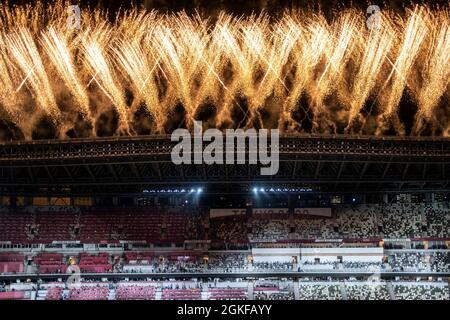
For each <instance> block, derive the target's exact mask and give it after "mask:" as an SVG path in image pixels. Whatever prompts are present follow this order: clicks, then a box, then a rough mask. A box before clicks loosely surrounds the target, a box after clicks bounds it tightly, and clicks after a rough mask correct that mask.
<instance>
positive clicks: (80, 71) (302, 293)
mask: <svg viewBox="0 0 450 320" xmlns="http://www.w3.org/2000/svg"><path fill="white" fill-rule="evenodd" d="M25 2H26V1H25ZM163 2H164V1H163ZM168 2H170V1H168ZM201 2H202V1H198V3H197V2H196V3H197V5H198V6H200V8H201V5H202V4H201ZM263 2H264V1H263ZM273 2H275V3H276V2H277V1H273ZM293 2H295V1H293ZM300 2H301V1H299V3H300ZM164 3H165V2H164ZM199 3H200V4H199ZM221 3H222V2H221ZM267 3H272V1H267ZM267 3H266V6H268V5H267ZM280 3H282V4H281V6H283V5H284V2H283V1H280ZM289 3H290V4H292V3H291V2H289ZM300 4H301V3H300ZM158 5H159V6H161V2H158V1H145V2H143V3H142V4H141V7H139V8H136V7H134V8H131V9H123V8H122V9H120V10H123V11H120V10H119V12H121V13H118V14H117V17H116V19H111V17H109V16H108V15H109V14H110V12H107V11H105V10H104V9H105V8H99V7H89V6H88V5H86V4H85V3H83V2H82V3H81V4H80V7H81V11H80V12H81V14H80V15H79V16H77V10H76V8H77V7H78V6H77V5H74V4H73V3H69V2H67V3H66V2H64V1H48V2H45V1H44V2H37V3H35V4H24V2H21V3H20V4H19V5H14V4H13V3H6V4H0V85H1V87H0V140H1V141H0V300H264V301H266V300H270V301H273V300H447V301H448V300H450V286H449V280H450V139H449V130H450V108H449V93H450V92H449V87H448V79H449V76H450V63H449V61H448V58H449V55H448V54H449V52H450V25H449V22H450V19H449V8H448V3H447V7H445V6H443V7H440V8H434V7H431V6H430V7H429V6H411V7H407V8H406V9H404V12H403V13H401V14H400V13H396V11H395V10H397V9H396V8H393V11H390V10H386V14H384V13H383V14H380V16H377V19H379V20H376V22H377V23H378V22H380V23H382V26H383V27H380V28H379V27H376V28H375V29H371V28H372V27H373V25H372V24H370V23H369V24H366V18H367V16H366V15H365V5H363V6H362V7H363V8H364V9H363V10H362V11H361V12H362V14H361V12H360V11H358V10H359V9H358V7H351V8H350V9H349V10H348V11H343V12H342V15H341V17H340V18H339V19H334V20H333V19H331V20H330V19H329V17H328V16H327V13H319V11H317V12H316V11H314V12H315V13H314V14H313V13H311V12H310V11H307V10H306V11H301V10H300V9H298V10H299V11H295V10H297V9H295V10H294V8H293V7H290V8H289V9H291V11H289V12H287V11H286V12H284V13H282V14H276V13H273V12H276V11H277V10H279V8H275V9H274V8H272V7H267V8H266V9H267V11H266V12H263V13H261V14H259V15H258V14H252V13H244V15H243V16H238V15H237V14H234V13H224V12H218V13H216V14H215V15H211V17H210V18H205V14H206V13H198V12H197V13H191V12H188V11H183V12H181V11H180V12H178V11H177V10H178V9H179V8H177V7H176V6H175V7H176V9H173V8H172V9H170V10H169V9H167V8H165V9H162V8H160V7H158ZM165 5H166V6H167V7H169V8H170V7H171V6H173V4H170V3H169V4H167V3H166V4H165ZM74 6H75V7H74ZM80 7H78V9H79V8H80ZM275 7H276V6H275ZM30 8H31V9H32V10H31V11H30ZM67 8H70V10H69V17H75V20H74V21H75V22H77V17H78V18H80V21H78V23H79V25H78V26H77V25H76V23H75V27H74V28H69V27H68V24H67V23H69V25H72V22H73V21H72V20H70V19H69V20H67V19H66V16H67ZM155 8H156V9H158V10H160V11H155V10H151V9H155ZM109 9H110V10H114V8H109ZM222 9H223V8H221V10H222ZM240 9H242V8H240ZM117 10H118V9H117ZM163 10H168V12H167V11H163ZM171 10H175V11H173V12H172V11H171ZM204 10H205V11H204V12H208V10H207V6H205V7H204ZM251 10H254V8H253V7H252V8H251ZM272 10H273V11H272ZM217 11H218V10H217ZM382 12H384V11H382ZM72 13H74V14H75V16H70V15H71V14H72ZM208 14H209V13H208ZM60 17H64V19H61V18H60ZM68 21H69V22H68ZM371 21H372V20H371ZM197 121H202V123H203V129H205V130H207V129H212V130H216V131H214V132H216V133H217V132H219V133H220V132H229V130H230V129H236V131H235V132H239V133H242V134H244V135H245V134H246V136H245V137H244V139H243V140H242V143H241V144H239V142H236V143H235V141H234V138H233V140H232V141H231V142H230V141H229V140H228V138H227V139H226V141H222V140H221V143H220V146H223V147H224V148H222V149H220V148H218V147H217V146H219V144H215V145H214V146H216V148H214V146H213V144H212V143H211V144H209V143H210V142H211V140H212V139H208V138H207V137H206V136H207V132H208V131H204V132H203V139H200V140H198V139H196V138H195V136H193V138H192V139H190V138H189V140H186V141H188V142H187V144H188V146H189V151H188V152H187V154H188V155H189V156H192V157H193V158H194V161H193V162H190V163H175V162H174V161H173V159H174V158H173V156H174V150H177V144H178V143H179V140H177V139H174V133H175V132H176V131H177V130H180V129H183V130H185V131H186V132H191V131H195V126H196V124H197V123H198V122H197ZM239 129H241V131H238V130H239ZM252 130H255V131H252ZM256 130H259V132H263V130H264V132H271V133H278V132H279V136H278V135H276V136H274V135H272V136H271V138H270V139H269V140H270V141H269V142H268V143H261V140H258V142H259V144H258V146H257V147H256V146H255V145H256V144H255V143H252V141H253V142H255V141H256V140H252V138H253V136H252V132H256ZM211 132H212V131H211ZM259 137H260V139H261V135H260V136H259ZM274 137H275V138H276V139H275V138H274ZM221 139H222V138H221ZM215 142H216V143H217V139H216V141H215ZM266 142H267V141H266ZM191 147H192V148H191ZM212 149H214V151H211V150H212ZM207 150H209V151H210V154H211V156H212V157H213V158H214V156H216V155H217V154H218V153H223V152H225V153H227V154H226V155H224V154H221V155H222V156H224V157H223V159H226V160H227V161H226V162H224V161H225V160H224V161H219V160H217V159H219V158H214V159H216V160H215V161H211V162H212V163H208V162H207V161H206V160H205V161H203V160H204V159H206V156H205V154H206V152H207ZM230 150H231V151H230ZM274 150H276V152H274ZM182 151H183V154H186V150H185V149H184V148H183V150H182ZM202 152H203V158H202V157H201V156H200V157H199V159H200V160H199V161H198V162H196V161H195V159H196V157H197V155H198V154H199V153H202ZM228 152H231V158H230V157H228V156H229V154H228ZM256 154H258V155H256ZM261 154H263V155H265V156H267V155H271V156H274V154H276V159H277V169H278V170H277V171H276V172H274V174H272V175H263V174H261V172H262V171H261V170H260V169H261V168H262V167H263V161H262V160H261V159H264V158H263V157H262V156H261ZM235 156H236V157H235ZM252 157H254V158H252ZM257 157H259V159H260V160H261V163H258V162H251V159H256V158H257ZM220 159H222V158H220ZM229 159H231V160H230V161H228V160H229ZM273 159H275V158H273ZM235 160H237V161H235ZM264 164H265V165H267V163H264Z"/></svg>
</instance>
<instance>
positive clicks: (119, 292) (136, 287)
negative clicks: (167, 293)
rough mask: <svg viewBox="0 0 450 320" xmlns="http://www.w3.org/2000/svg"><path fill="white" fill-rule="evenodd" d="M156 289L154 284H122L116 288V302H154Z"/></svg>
mask: <svg viewBox="0 0 450 320" xmlns="http://www.w3.org/2000/svg"><path fill="white" fill-rule="evenodd" d="M155 294H156V287H155V285H154V284H153V283H145V282H137V283H128V282H123V283H122V282H121V283H119V284H118V285H117V287H116V300H154V299H155Z"/></svg>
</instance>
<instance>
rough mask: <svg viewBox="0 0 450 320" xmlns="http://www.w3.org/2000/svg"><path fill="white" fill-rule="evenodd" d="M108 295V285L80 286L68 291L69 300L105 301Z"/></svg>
mask: <svg viewBox="0 0 450 320" xmlns="http://www.w3.org/2000/svg"><path fill="white" fill-rule="evenodd" d="M108 295H109V287H108V284H89V285H81V286H80V287H79V288H72V289H70V291H69V300H107V299H108Z"/></svg>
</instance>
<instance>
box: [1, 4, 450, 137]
mask: <svg viewBox="0 0 450 320" xmlns="http://www.w3.org/2000/svg"><path fill="white" fill-rule="evenodd" d="M66 6H67V3H65V2H63V1H56V3H55V5H54V6H51V7H45V6H43V5H42V4H41V3H40V2H37V3H36V4H35V5H33V6H30V5H27V6H22V7H21V6H15V7H12V8H11V7H10V6H8V5H7V4H3V5H0V107H1V108H0V110H2V117H4V118H5V119H6V120H8V121H9V122H12V123H14V124H15V125H17V126H19V127H21V125H23V124H24V123H25V122H26V121H27V120H26V119H27V117H29V113H30V112H33V110H39V111H41V112H43V113H44V114H45V115H46V116H48V117H50V118H52V119H53V120H54V121H53V122H54V125H55V127H56V128H60V130H63V128H64V130H65V129H66V128H70V127H74V126H75V124H74V123H72V124H70V123H64V122H65V121H68V120H67V119H73V117H72V118H71V117H65V116H64V114H65V113H67V112H68V110H69V111H70V112H75V113H78V114H80V116H81V117H80V118H81V119H83V120H85V121H88V122H90V123H92V124H95V123H96V122H97V120H98V117H100V116H101V115H102V114H103V113H104V112H106V111H111V112H113V113H114V115H115V117H116V118H117V126H116V127H115V129H114V130H113V131H115V132H116V133H117V134H132V133H133V132H134V131H136V130H135V129H136V126H139V125H141V124H139V123H136V118H135V113H136V112H137V110H145V112H146V115H145V117H146V119H148V121H149V122H151V123H153V124H152V125H151V126H150V129H149V132H156V133H161V132H165V131H166V125H167V124H168V123H171V122H172V121H174V120H172V118H173V115H174V113H176V112H179V110H178V109H179V106H181V107H182V109H183V112H184V121H183V122H182V123H181V124H177V125H184V126H186V127H190V126H192V124H193V121H194V120H195V119H196V117H197V116H198V114H199V112H203V111H204V108H213V109H215V110H213V111H214V112H212V113H211V114H212V115H211V117H213V118H215V121H214V122H215V123H216V125H219V126H222V125H224V124H225V125H231V126H234V127H237V126H253V125H255V123H259V124H258V126H272V127H274V126H275V127H276V126H277V124H274V123H273V122H272V123H270V124H268V122H267V120H264V119H263V116H262V115H263V114H266V115H267V114H269V115H272V116H273V117H274V118H275V119H278V120H276V121H278V126H279V127H280V128H284V127H283V126H282V124H283V123H284V122H287V123H289V124H290V125H289V126H288V127H287V129H286V128H285V130H296V131H299V132H332V133H339V132H349V133H356V134H361V133H364V134H384V133H385V132H386V131H388V130H389V129H390V128H392V129H393V130H394V131H395V132H396V133H397V134H405V133H406V129H405V126H404V123H403V122H402V119H401V116H400V112H399V109H400V107H399V106H400V104H401V99H402V97H403V96H404V94H405V93H406V92H407V93H409V96H410V97H411V99H412V100H413V101H412V102H411V103H413V104H415V106H416V107H417V112H416V111H414V110H411V112H416V113H415V117H414V119H415V120H414V121H415V123H414V125H413V127H412V128H411V130H409V131H410V132H411V133H412V134H422V133H423V132H424V128H426V127H431V128H432V134H444V135H445V134H446V133H445V132H447V131H448V127H449V120H448V119H449V118H450V112H449V110H448V93H449V90H448V83H449V76H450V63H449V60H448V59H449V52H450V27H449V14H448V12H449V11H448V8H445V9H439V10H431V9H430V8H428V7H425V6H417V7H414V8H410V9H408V10H407V13H406V15H405V16H399V15H397V14H395V13H393V12H384V13H382V15H381V20H380V21H381V27H380V28H374V29H372V30H368V29H367V26H366V23H365V16H364V12H360V11H358V10H356V9H350V10H346V11H344V12H342V13H341V14H340V15H339V17H338V18H337V19H336V20H334V21H327V20H326V19H325V17H324V16H323V15H322V14H320V13H310V12H300V11H292V12H289V13H288V12H286V13H284V14H283V15H282V16H281V18H279V19H277V20H274V19H271V18H270V17H268V16H267V15H266V14H258V15H251V16H248V17H234V16H232V15H229V14H225V13H220V14H219V15H218V16H217V17H216V18H215V19H204V18H202V17H201V16H200V15H199V14H196V15H188V14H186V13H176V14H175V13H174V14H160V13H158V12H156V11H151V12H145V11H139V10H137V9H136V10H130V11H127V12H122V13H121V14H120V15H119V16H118V17H117V19H116V20H115V21H114V22H110V21H109V20H108V18H107V15H106V13H105V12H103V11H102V10H99V9H96V10H93V11H89V12H87V10H84V11H83V14H82V17H81V18H82V21H81V29H80V30H71V29H70V28H68V26H67V25H66V21H67V10H66ZM61 91H62V92H63V93H67V94H65V95H64V97H65V96H70V97H71V99H60V98H58V97H59V96H60V93H61ZM30 101H34V102H33V103H32V104H33V105H32V107H33V108H29V107H30ZM67 101H70V102H67ZM176 107H177V108H178V109H177V108H176ZM236 108H237V109H236ZM31 109H33V110H31ZM235 109H236V110H241V113H242V115H241V116H240V118H239V117H238V116H237V114H238V113H236V114H233V112H235V111H234V110H235ZM176 110H178V111H176ZM295 113H298V114H301V115H302V116H303V120H298V119H297V118H295V117H294V114H295ZM438 114H439V115H440V116H438ZM29 118H31V117H29ZM266 118H267V117H266ZM305 119H306V120H305ZM265 121H266V122H265ZM214 122H213V123H214ZM308 123H309V126H308ZM293 124H295V125H293ZM94 126H95V125H94ZM61 136H64V134H62V135H61Z"/></svg>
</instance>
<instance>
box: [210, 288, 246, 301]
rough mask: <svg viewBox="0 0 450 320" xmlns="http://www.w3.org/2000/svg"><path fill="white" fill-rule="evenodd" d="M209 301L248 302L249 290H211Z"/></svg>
mask: <svg viewBox="0 0 450 320" xmlns="http://www.w3.org/2000/svg"><path fill="white" fill-rule="evenodd" d="M208 293H209V297H208V299H209V300H246V299H247V288H211V289H209V291H208Z"/></svg>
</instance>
